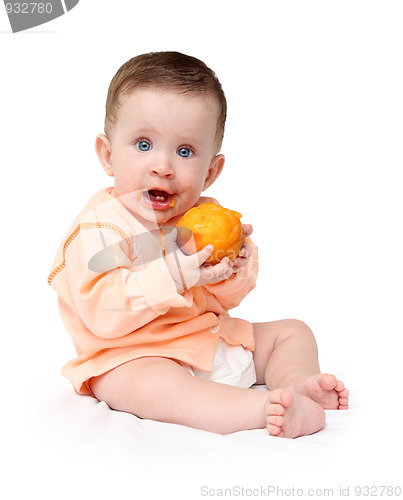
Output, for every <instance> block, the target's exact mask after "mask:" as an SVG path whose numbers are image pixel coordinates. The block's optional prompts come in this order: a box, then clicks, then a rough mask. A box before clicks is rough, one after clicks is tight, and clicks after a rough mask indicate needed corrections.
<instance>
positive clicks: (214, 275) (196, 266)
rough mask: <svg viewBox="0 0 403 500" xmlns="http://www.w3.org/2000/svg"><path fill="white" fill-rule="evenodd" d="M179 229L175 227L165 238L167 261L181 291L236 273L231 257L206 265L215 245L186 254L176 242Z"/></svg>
mask: <svg viewBox="0 0 403 500" xmlns="http://www.w3.org/2000/svg"><path fill="white" fill-rule="evenodd" d="M176 236H177V229H173V230H172V231H171V232H170V233H168V234H167V235H166V236H165V238H164V242H165V249H166V256H165V262H166V265H167V267H168V270H169V272H170V273H171V276H172V278H173V280H174V281H175V284H176V288H177V290H178V292H179V293H182V292H183V291H184V290H185V287H186V288H191V287H192V286H203V285H207V284H212V283H218V282H219V281H222V280H224V279H227V278H229V277H230V276H232V274H233V273H234V270H233V268H232V267H231V265H230V262H229V259H228V258H227V257H225V258H224V259H222V261H221V262H219V263H218V264H215V265H214V266H212V265H205V264H204V263H205V261H206V260H207V259H208V258H209V256H210V255H211V253H212V252H213V250H214V247H213V245H207V246H205V247H204V248H202V250H200V251H199V252H197V253H194V254H192V255H186V254H184V253H183V252H182V250H181V249H180V248H179V247H178V245H177V243H176Z"/></svg>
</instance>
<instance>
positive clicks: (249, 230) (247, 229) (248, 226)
mask: <svg viewBox="0 0 403 500" xmlns="http://www.w3.org/2000/svg"><path fill="white" fill-rule="evenodd" d="M242 227H243V230H244V231H245V236H250V235H251V234H252V233H253V227H252V225H251V224H242Z"/></svg>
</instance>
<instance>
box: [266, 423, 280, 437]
mask: <svg viewBox="0 0 403 500" xmlns="http://www.w3.org/2000/svg"><path fill="white" fill-rule="evenodd" d="M267 430H268V432H269V434H270V435H271V436H279V435H280V434H281V432H282V429H281V427H278V426H277V425H274V424H267Z"/></svg>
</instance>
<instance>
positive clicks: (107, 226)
mask: <svg viewBox="0 0 403 500" xmlns="http://www.w3.org/2000/svg"><path fill="white" fill-rule="evenodd" d="M82 229H111V230H112V231H115V233H117V234H118V235H119V236H120V237H121V238H122V239H124V240H125V242H126V244H127V248H128V250H129V255H128V258H129V260H130V262H132V261H133V246H132V243H131V241H130V238H129V237H128V236H127V234H126V233H125V232H124V231H123V230H122V229H120V227H118V226H115V224H111V223H109V222H88V223H86V222H84V223H81V224H79V225H78V226H77V227H76V228H75V229H74V231H73V232H72V233H71V234H70V236H69V237H68V238H67V240H66V241H65V243H64V245H63V261H62V263H61V264H59V265H58V266H57V267H56V268H55V269H54V270H53V271H52V272H51V273H50V274H49V277H48V284H49V285H50V284H51V283H52V281H53V279H54V278H55V277H56V276H57V275H58V274H59V273H60V271H61V270H62V269H64V268H65V267H66V251H67V248H68V247H69V245H70V243H71V242H72V241H73V240H74V238H75V237H76V236H77V235H78V233H79V232H80V231H81V230H82Z"/></svg>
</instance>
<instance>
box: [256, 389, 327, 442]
mask: <svg viewBox="0 0 403 500" xmlns="http://www.w3.org/2000/svg"><path fill="white" fill-rule="evenodd" d="M265 411H266V419H267V430H268V431H269V434H271V435H272V436H278V437H287V438H296V437H299V436H306V435H308V434H313V433H314V432H317V431H319V430H320V429H322V427H323V426H324V424H325V411H324V409H323V408H322V406H320V405H319V404H318V403H315V401H313V400H312V399H310V398H308V397H306V396H302V395H300V394H293V393H292V392H290V391H289V390H287V389H275V390H274V391H270V392H269V396H268V398H267V400H266V405H265Z"/></svg>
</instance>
